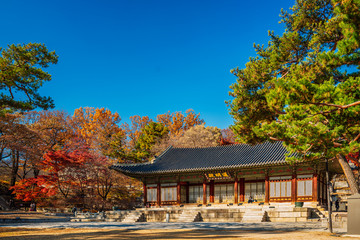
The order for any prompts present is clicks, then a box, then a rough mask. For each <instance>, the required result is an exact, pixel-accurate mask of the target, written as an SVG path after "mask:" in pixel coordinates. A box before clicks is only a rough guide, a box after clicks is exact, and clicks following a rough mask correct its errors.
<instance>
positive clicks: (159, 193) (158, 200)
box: [157, 182, 161, 206]
mask: <svg viewBox="0 0 360 240" xmlns="http://www.w3.org/2000/svg"><path fill="white" fill-rule="evenodd" d="M157 205H158V206H161V186H160V182H158V184H157Z"/></svg>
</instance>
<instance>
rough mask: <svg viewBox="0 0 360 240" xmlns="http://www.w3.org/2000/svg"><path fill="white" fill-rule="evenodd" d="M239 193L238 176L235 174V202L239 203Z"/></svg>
mask: <svg viewBox="0 0 360 240" xmlns="http://www.w3.org/2000/svg"><path fill="white" fill-rule="evenodd" d="M238 194H239V191H238V179H237V176H235V182H234V202H235V204H237V203H238V202H239V201H238Z"/></svg>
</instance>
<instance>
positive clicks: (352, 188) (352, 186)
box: [337, 154, 359, 194]
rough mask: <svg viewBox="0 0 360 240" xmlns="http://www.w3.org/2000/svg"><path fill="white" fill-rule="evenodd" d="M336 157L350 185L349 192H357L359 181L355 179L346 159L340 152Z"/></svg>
mask: <svg viewBox="0 0 360 240" xmlns="http://www.w3.org/2000/svg"><path fill="white" fill-rule="evenodd" d="M337 158H338V160H339V163H340V165H341V167H342V169H343V171H344V174H345V177H346V180H347V182H348V184H349V187H350V191H351V194H356V193H359V183H358V182H357V181H356V178H355V175H354V173H353V171H352V170H351V168H350V166H349V163H348V161H347V160H346V159H345V157H344V156H343V155H341V154H338V155H337Z"/></svg>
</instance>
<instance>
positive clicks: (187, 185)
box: [186, 182, 189, 203]
mask: <svg viewBox="0 0 360 240" xmlns="http://www.w3.org/2000/svg"><path fill="white" fill-rule="evenodd" d="M186 203H189V182H187V184H186Z"/></svg>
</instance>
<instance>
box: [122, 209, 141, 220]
mask: <svg viewBox="0 0 360 240" xmlns="http://www.w3.org/2000/svg"><path fill="white" fill-rule="evenodd" d="M145 221H146V218H145V214H144V213H143V212H139V211H130V212H129V213H128V214H127V215H126V216H125V218H124V220H122V222H126V223H134V222H145Z"/></svg>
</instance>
